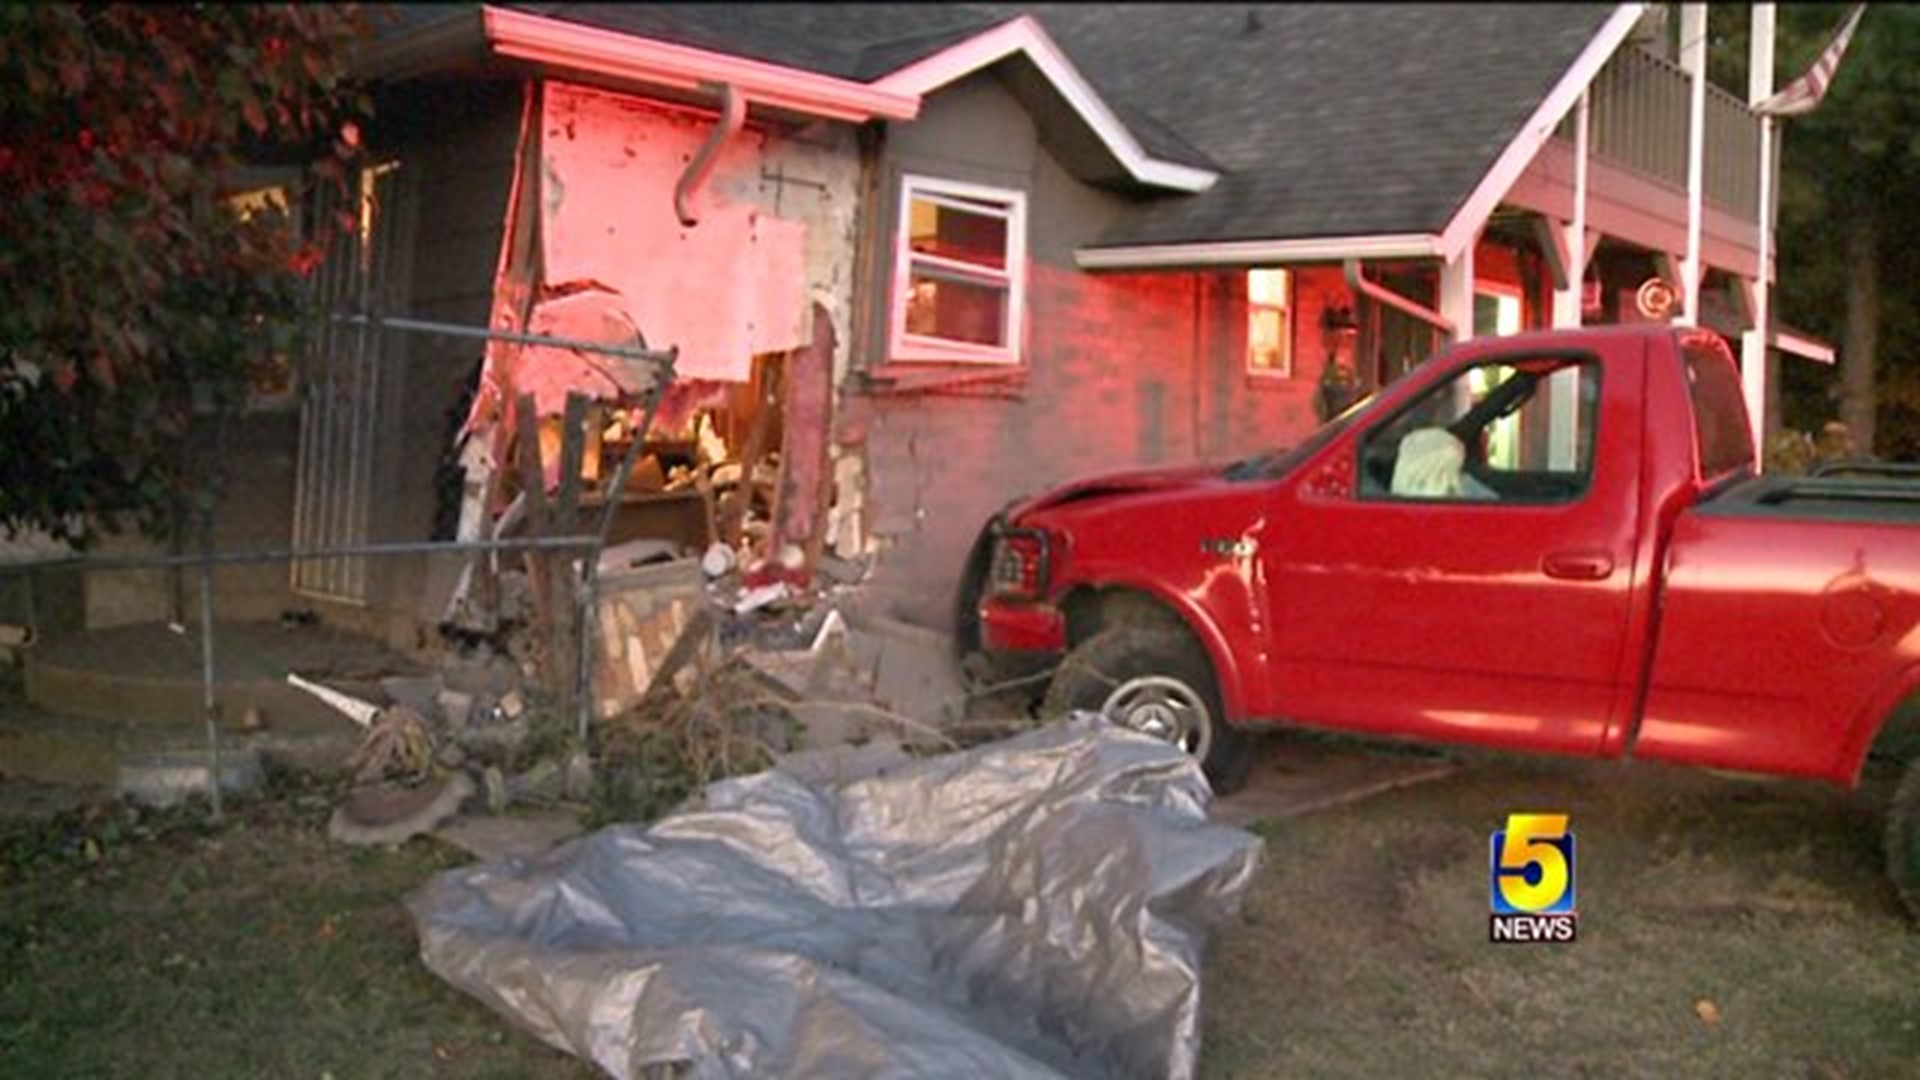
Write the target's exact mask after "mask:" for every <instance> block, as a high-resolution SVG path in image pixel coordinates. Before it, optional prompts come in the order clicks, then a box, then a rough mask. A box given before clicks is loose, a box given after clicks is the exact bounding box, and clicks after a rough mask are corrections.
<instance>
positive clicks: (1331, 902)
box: [0, 756, 1920, 1080]
mask: <svg viewBox="0 0 1920 1080" xmlns="http://www.w3.org/2000/svg"><path fill="white" fill-rule="evenodd" d="M1879 795H1880V788H1879V787H1878V786H1870V787H1869V788H1868V789H1866V790H1864V791H1863V792H1862V793H1860V794H1858V795H1853V796H1848V795H1846V794H1844V793H1838V792H1829V791H1826V790H1824V789H1822V788H1819V787H1814V786H1804V785H1798V784H1755V783H1750V782H1745V781H1739V780H1735V779H1730V778H1723V777H1719V776H1714V775H1709V774H1703V773H1689V772H1682V771H1679V770H1672V769H1662V768H1658V767H1653V766H1618V765H1607V764H1597V763H1578V762H1557V761H1535V760H1522V759H1518V758H1507V757H1495V756H1487V757H1476V758H1473V759H1472V760H1470V761H1469V762H1468V764H1467V767H1466V768H1464V769H1463V770H1462V771H1461V772H1460V773H1458V774H1456V775H1454V776H1452V777H1450V778H1448V779H1445V780H1442V781H1438V782H1434V783H1429V784H1425V785H1422V786H1418V787H1413V788H1409V789H1405V790H1401V791H1397V792H1393V793H1390V794H1387V795H1383V796H1380V797H1377V798H1374V799H1371V800H1369V801H1366V802H1363V803H1360V804H1357V805H1353V806H1349V807H1345V808H1342V809H1336V810H1331V811H1326V812H1323V813H1320V814H1316V815H1312V816H1309V817H1306V818H1301V819H1297V820H1293V821H1288V822H1284V823H1278V824H1273V825H1268V826H1262V827H1261V829H1262V831H1263V833H1264V835H1265V836H1266V837H1267V841H1268V852H1267V856H1268V857H1267V865H1266V867H1265V868H1264V869H1263V871H1262V872H1261V875H1260V877H1259V878H1258V880H1257V881H1256V884H1255V886H1254V889H1253V893H1252V895H1251V896H1250V898H1249V903H1248V906H1247V911H1246V917H1245V919H1244V920H1243V921H1242V922H1241V923H1240V924H1238V925H1235V926H1233V927H1231V928H1230V929H1229V930H1228V931H1227V932H1226V934H1225V935H1224V936H1223V937H1222V938H1221V939H1220V940H1219V941H1217V942H1216V944H1215V947H1214V948H1213V949H1212V951H1211V952H1210V953H1209V957H1208V966H1207V970H1206V998H1205V1010H1206V1011H1205V1025H1206V1039H1207V1041H1206V1049H1205V1055H1204V1058H1203V1062H1202V1074H1203V1075H1204V1076H1207V1077H1228V1076H1235V1077H1268V1076H1273V1077H1295V1076H1306V1077H1313V1076H1330V1077H1345V1076H1355V1077H1376V1076H1402V1075H1404V1076H1490V1077H1502V1076H1514V1077H1521V1076H1534V1075H1547V1076H1606V1077H1612V1076H1647V1077H1673V1076H1678V1077H1691V1076H1700V1077H1722V1076H1726V1077H1736V1076H1737V1077H1796V1078H1798V1077H1823V1078H1841V1077H1844V1078H1865V1077H1883V1076H1884V1077H1896V1076H1913V1075H1916V1070H1920V1064H1916V1063H1920V935H1916V934H1915V933H1914V932H1913V931H1912V930H1910V929H1909V926H1908V924H1907V922H1906V921H1905V919H1904V918H1903V916H1902V915H1901V914H1900V913H1899V911H1898V909H1897V905H1896V903H1895V901H1894V898H1893V895H1892V892H1891V890H1890V888H1888V887H1887V886H1886V885H1885V884H1884V883H1883V882H1882V881H1881V879H1880V871H1879V862H1878V859H1879V854H1878V848H1877V833H1878V820H1877V809H1876V807H1875V800H1876V799H1877V798H1878V797H1879ZM329 808H330V803H329V802H328V800H327V799H325V798H322V797H319V795H318V793H315V792H311V791H309V792H306V793H305V794H301V793H298V792H282V793H281V794H279V795H278V796H276V797H272V798H262V799H254V800H249V801H245V802H241V803H239V804H237V805H236V806H234V807H232V808H231V809H232V814H231V820H230V821H229V822H228V823H227V824H226V825H225V826H223V827H221V828H219V829H217V830H214V829H209V828H208V827H206V826H205V825H204V821H203V818H202V817H201V816H199V815H197V814H195V813H193V812H173V813H169V814H164V815H135V814H133V813H132V812H130V811H128V810H125V809H120V808H111V809H99V810H94V811H88V812H76V813H73V814H69V815H67V816H65V817H63V818H60V819H56V820H55V821H54V822H52V823H50V824H46V825H41V826H35V827H30V828H28V827H14V828H13V831H12V832H11V833H10V834H9V835H7V836H6V837H5V839H3V840H0V1074H4V1075H5V1076H9V1077H12V1076H21V1077H62V1078H64V1077H85V1076H139V1077H195V1078H199V1077H227V1076H248V1077H251V1076H272V1077H306V1078H319V1077H325V1076H332V1077H335V1078H338V1080H347V1078H349V1077H381V1076H394V1077H416V1076H455V1077H489V1076H491V1077H535V1078H539V1077H584V1076H590V1075H594V1073H593V1072H592V1071H591V1070H590V1069H588V1068H587V1067H586V1066H585V1065H583V1064H581V1063H580V1062H578V1061H575V1060H574V1059H572V1058H569V1057H567V1056H565V1055H563V1054H561V1053H558V1052H556V1051H553V1050H550V1049H548V1048H547V1047H545V1046H544V1045H542V1044H540V1043H538V1042H537V1041H536V1040H534V1039H532V1038H531V1037H529V1036H526V1035H524V1034H521V1033H520V1032H519V1031H517V1030H516V1029H513V1028H511V1027H509V1026H508V1025H507V1023H506V1022H505V1021H504V1020H502V1019H500V1018H498V1017H496V1016H495V1015H494V1014H493V1013H491V1012H489V1011H488V1010H486V1009H485V1008H484V1007H482V1006H481V1005H479V1004H478V1003H477V1002H474V1001H472V1000H471V999H468V998H466V997H465V996H463V995H461V994H459V993H457V992H456V991H454V990H452V989H451V988H450V987H448V986H446V985H445V984H443V983H441V982H440V981H439V980H438V979H436V978H435V977H433V976H432V975H430V974H429V973H428V972H427V971H426V969H425V968H424V967H423V966H422V965H421V964H420V962H419V959H418V955H417V948H416V942H415V938H414V932H413V926H412V922H411V920H410V918H409V917H408V915H407V913H406V911H405V910H404V908H403V907H402V906H401V901H402V898H403V897H404V896H405V895H406V893H407V892H408V891H409V890H411V889H412V888H414V887H415V886H417V885H418V884H419V883H421V882H422V881H424V880H425V879H426V878H427V877H428V875H430V874H432V873H433V872H435V871H437V870H440V869H443V868H447V867H451V866H456V865H460V864H461V863H463V862H465V861H467V857H466V856H464V855H462V854H459V853H458V852H455V851H453V850H452V849H450V848H447V847H445V846H443V845H441V844H440V843H438V842H436V841H430V840H416V841H413V842H411V843H409V844H408V845H407V846H405V847H403V848H401V849H399V850H397V851H381V850H365V849H353V848H346V847H341V846H339V845H335V844H331V843H329V842H328V841H327V839H326V836H325V820H326V815H327V813H328V811H329ZM1514 810H1544V811H1555V810H1564V811H1566V812H1568V813H1570V814H1571V815H1572V819H1573V821H1572V824H1573V830H1574V832H1575V834H1576V836H1577V837H1578V843H1579V857H1578V863H1577V884H1578V890H1579V920H1580V922H1579V932H1580V940H1579V942H1578V943H1577V944H1574V945H1571V946H1544V945H1542V946H1516V945H1500V946H1495V945H1492V944H1489V943H1488V941H1487V914H1488V912H1487V891H1488V889H1487V837H1488V833H1489V832H1490V831H1491V830H1492V829H1493V828H1495V827H1498V826H1499V825H1500V824H1501V823H1502V822H1503V820H1504V817H1505V815H1506V814H1507V813H1508V812H1510V811H1514ZM1703 1003H1704V1004H1703ZM1703 1013H1704V1014H1705V1018H1703Z"/></svg>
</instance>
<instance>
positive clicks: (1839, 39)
mask: <svg viewBox="0 0 1920 1080" xmlns="http://www.w3.org/2000/svg"><path fill="white" fill-rule="evenodd" d="M1866 10H1867V5H1865V4H1855V5H1854V6H1853V13H1852V14H1850V15H1848V16H1847V21H1846V22H1844V23H1842V24H1841V25H1840V32H1839V33H1837V34H1835V35H1834V36H1833V41H1832V42H1830V43H1828V45H1827V47H1826V49H1825V50H1824V51H1823V52H1821V54H1820V59H1818V60H1815V61H1814V62H1813V66H1812V67H1810V68H1808V69H1807V73H1806V74H1805V75H1802V76H1800V77H1799V78H1797V79H1795V80H1793V82H1791V83H1788V84H1787V87H1786V89H1784V90H1782V91H1780V92H1779V93H1777V94H1775V95H1773V96H1772V97H1770V98H1768V99H1766V100H1765V101H1762V102H1760V103H1759V104H1758V105H1755V106H1754V107H1753V111H1754V112H1757V113H1760V114H1761V115H1763V116H1799V115H1801V114H1803V113H1810V112H1812V111H1813V108H1814V106H1816V105H1818V104H1820V99H1821V98H1823V97H1825V96H1826V94H1827V84H1828V83H1831V82H1832V81H1833V73H1834V72H1835V71H1838V70H1839V69H1840V58H1841V57H1842V56H1845V55H1846V54H1847V46H1848V44H1850V43H1851V42H1852V41H1853V31H1854V29H1855V28H1856V27H1858V26H1859V25H1860V16H1861V15H1862V14H1864V13H1865V12H1866Z"/></svg>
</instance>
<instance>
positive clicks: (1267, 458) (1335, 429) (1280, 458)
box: [1223, 392, 1380, 481]
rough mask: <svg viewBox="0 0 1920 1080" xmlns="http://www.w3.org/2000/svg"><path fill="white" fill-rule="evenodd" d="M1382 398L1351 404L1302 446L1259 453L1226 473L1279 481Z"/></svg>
mask: <svg viewBox="0 0 1920 1080" xmlns="http://www.w3.org/2000/svg"><path fill="white" fill-rule="evenodd" d="M1378 400H1380V395H1379V393H1378V392H1375V393H1372V394H1368V395H1367V396H1366V397H1363V398H1361V399H1360V400H1359V401H1356V402H1354V403H1353V404H1351V405H1349V406H1347V408H1346V410H1345V411H1343V412H1341V413H1340V415H1338V416H1336V417H1334V418H1333V419H1331V420H1329V421H1327V422H1326V423H1324V424H1322V425H1320V427H1319V429H1318V430H1316V431H1315V432H1314V433H1313V434H1311V435H1309V436H1307V437H1306V439H1305V440H1303V441H1302V442H1301V443H1300V444H1299V445H1298V446H1293V447H1284V446H1283V447H1281V448H1279V449H1277V450H1269V451H1267V452H1266V453H1264V454H1255V455H1254V456H1252V457H1250V458H1246V459H1244V460H1242V461H1236V462H1234V463H1233V464H1232V465H1229V466H1227V471H1226V472H1225V473H1224V474H1223V475H1224V477H1225V478H1226V479H1227V480H1230V481H1241V480H1278V479H1279V478H1280V477H1282V476H1285V475H1287V474H1288V473H1290V472H1292V471H1293V470H1294V469H1295V468H1297V467H1298V466H1299V464H1300V463H1301V462H1303V461H1305V460H1307V459H1308V458H1310V457H1312V456H1313V455H1314V452H1315V451H1317V450H1319V449H1320V448H1321V447H1323V446H1325V445H1327V444H1328V443H1329V442H1332V441H1333V440H1334V439H1335V438H1337V437H1338V436H1339V434H1340V433H1341V432H1343V431H1345V430H1347V429H1348V428H1350V427H1352V426H1353V422H1354V421H1355V420H1358V419H1360V417H1362V416H1364V415H1366V414H1367V413H1368V412H1370V411H1371V410H1372V409H1373V404H1374V402H1376V401H1378Z"/></svg>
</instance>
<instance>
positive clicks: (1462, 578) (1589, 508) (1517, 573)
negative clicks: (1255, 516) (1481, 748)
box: [1262, 351, 1643, 753]
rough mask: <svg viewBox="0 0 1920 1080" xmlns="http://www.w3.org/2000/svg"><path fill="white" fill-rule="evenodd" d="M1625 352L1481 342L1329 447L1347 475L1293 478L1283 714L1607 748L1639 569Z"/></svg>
mask: <svg viewBox="0 0 1920 1080" xmlns="http://www.w3.org/2000/svg"><path fill="white" fill-rule="evenodd" d="M1629 359H1630V360H1631V361H1632V363H1631V364H1628V363H1621V362H1614V363H1612V364H1610V365H1609V366H1608V367H1607V368H1606V370H1605V371H1604V375H1605V379H1604V380H1603V378H1602V376H1603V371H1602V365H1601V363H1600V361H1599V359H1598V358H1597V357H1594V356H1592V355H1587V354H1577V353H1567V352H1550V353H1546V354H1542V355H1532V354H1527V353H1521V352H1516V351H1507V352H1503V353H1501V354H1499V355H1497V356H1490V357H1488V358H1486V359H1485V360H1484V361H1483V362H1479V363H1475V364H1472V365H1471V366H1469V367H1467V368H1465V369H1463V370H1461V371H1460V372H1459V373H1458V374H1457V375H1455V376H1454V377H1451V378H1447V379H1444V380H1442V381H1441V382H1439V383H1437V384H1435V385H1434V386H1432V387H1430V388H1428V390H1427V391H1426V392H1425V393H1423V394H1420V395H1418V396H1416V397H1414V398H1413V399H1411V400H1410V401H1408V402H1407V403H1406V404H1405V405H1404V406H1403V407H1401V408H1399V409H1396V410H1393V411H1392V412H1391V413H1387V414H1383V415H1381V416H1380V417H1378V418H1376V419H1375V420H1374V421H1373V422H1372V423H1370V424H1368V425H1367V426H1366V428H1365V429H1363V430H1361V431H1359V432H1357V433H1356V434H1355V436H1353V437H1352V439H1351V440H1350V441H1349V442H1347V444H1346V446H1345V448H1344V449H1340V450H1337V451H1336V452H1337V453H1339V454H1341V455H1343V457H1342V458H1341V459H1340V460H1339V461H1338V462H1336V463H1335V464H1332V465H1328V466H1326V468H1329V469H1346V468H1351V469H1352V470H1353V473H1352V475H1353V477H1354V483H1352V484H1351V485H1345V484H1326V483H1311V482H1307V483H1302V482H1295V483H1294V484H1292V485H1291V486H1289V487H1283V488H1282V490H1281V491H1280V492H1279V493H1278V495H1277V498H1279V499H1280V500H1281V505H1280V506H1279V507H1278V515H1277V516H1278V521H1279V523H1280V527H1279V528H1278V529H1277V530H1275V532H1276V533H1277V535H1276V536H1275V537H1274V538H1273V539H1272V540H1270V541H1269V542H1268V549H1267V550H1266V551H1264V552H1263V553H1262V554H1263V558H1265V559H1266V560H1267V571H1268V577H1267V580H1268V583H1269V588H1270V589H1271V593H1270V610H1272V611H1273V612H1274V614H1275V618H1274V625H1275V630H1274V651H1273V655H1274V666H1273V671H1274V676H1275V677H1274V680H1273V694H1274V696H1275V699H1276V701H1275V705H1276V711H1277V712H1279V714H1280V715H1282V716H1286V717H1291V718H1294V719H1297V720H1300V721H1302V722H1306V723H1323V724H1328V725H1331V726H1335V727H1340V728H1351V729H1357V730H1370V731H1377V732H1383V733H1394V734H1405V735H1412V736H1416V737H1423V738H1437V739H1447V740H1454V741H1468V742H1483V743H1490V744H1494V745H1500V746H1509V747H1527V748H1532V749H1544V750H1557V751H1562V752H1573V753H1592V752H1596V751H1597V749H1598V746H1599V742H1600V738H1601V734H1602V732H1603V731H1604V730H1605V729H1606V724H1607V720H1608V711H1609V709H1610V707H1611V705H1612V700H1613V696H1614V690H1615V687H1616V684H1617V680H1618V679H1619V677H1620V675H1621V669H1622V656H1621V652H1622V649H1623V644H1624V641H1625V638H1626V626H1627V614H1628V603H1629V599H1630V596H1629V594H1630V591H1631V585H1632V579H1633V555H1634V535H1635V527H1636V524H1637V521H1636V519H1637V507H1636V502H1635V491H1636V489H1637V478H1636V477H1635V475H1634V472H1633V469H1632V466H1631V462H1632V461H1633V460H1635V458H1636V451H1637V449H1638V440H1639V430H1638V429H1639V425H1638V422H1637V420H1638V413H1637V411H1636V410H1635V407H1634V399H1633V396H1632V395H1634V394H1636V393H1638V391H1639V383H1640V381H1641V377H1642V370H1641V369H1642V366H1643V359H1642V357H1641V355H1640V352H1639V351H1635V352H1634V353H1633V354H1632V355H1631V356H1630V357H1622V360H1629ZM1606 382H1612V383H1613V384H1615V385H1612V386H1608V385H1604V383H1606ZM1629 384H1632V385H1629ZM1317 472H1318V470H1316V469H1313V468H1311V467H1310V469H1309V470H1308V473H1307V474H1304V475H1306V476H1307V477H1308V478H1311V477H1312V476H1313V475H1315V474H1316V473H1317Z"/></svg>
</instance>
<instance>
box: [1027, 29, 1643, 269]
mask: <svg viewBox="0 0 1920 1080" xmlns="http://www.w3.org/2000/svg"><path fill="white" fill-rule="evenodd" d="M1616 6H1617V5H1613V4H1260V5H1238V4H1236V5H1218V4H1196V5H1185V4H1139V5H1136V4H1115V5H1101V6H1099V7H1088V6H1083V5H1073V4H1055V5H1033V6H1031V7H1030V8H1027V9H1025V10H1030V11H1032V12H1033V13H1034V14H1035V15H1036V17H1038V18H1039V20H1040V22H1041V23H1042V25H1044V26H1045V27H1046V29H1047V32H1048V33H1049V34H1050V35H1051V36H1052V37H1053V38H1054V39H1055V40H1056V41H1058V42H1059V43H1060V47H1061V48H1062V49H1063V50H1065V51H1066V52H1067V53H1068V54H1069V55H1070V56H1071V57H1072V58H1073V60H1074V63H1075V64H1076V65H1077V66H1078V67H1079V68H1080V69H1081V70H1082V71H1084V72H1085V73H1086V74H1087V76H1088V77H1089V78H1090V79H1091V80H1093V81H1094V82H1095V83H1096V84H1098V85H1099V86H1100V87H1101V89H1102V90H1103V91H1104V92H1106V93H1108V94H1109V95H1111V96H1112V97H1113V98H1115V99H1117V100H1120V101H1123V102H1126V103H1127V104H1129V105H1131V106H1133V107H1135V108H1137V109H1139V110H1141V111H1143V112H1145V113H1147V114H1148V115H1150V116H1153V117H1154V118H1156V119H1158V120H1159V121H1161V122H1162V123H1164V124H1167V125H1169V126H1172V127H1175V128H1176V129H1177V130H1178V131H1179V133H1180V134H1181V136H1182V137H1183V138H1185V139H1186V140H1187V141H1189V142H1191V143H1192V144H1193V145H1194V146H1195V147H1197V148H1198V149H1199V150H1200V151H1201V152H1203V153H1204V154H1206V156H1207V157H1208V158H1209V159H1210V160H1212V161H1215V162H1217V163H1219V165H1220V167H1221V170H1222V173H1223V175H1222V177H1221V179H1220V182H1219V183H1218V184H1217V185H1216V186H1215V187H1214V188H1213V189H1212V190H1210V191H1208V192H1206V193H1205V194H1204V195H1201V196H1193V197H1177V198H1163V199H1157V200H1153V201H1152V202H1150V203H1146V204H1143V205H1140V206H1137V207H1136V208H1134V209H1133V211H1132V212H1131V213H1129V214H1128V215H1127V216H1126V217H1125V218H1124V219H1123V220H1121V221H1120V222H1118V223H1117V224H1116V225H1115V226H1114V228H1113V229H1112V231H1110V232H1109V233H1108V234H1107V235H1106V236H1104V237H1102V238H1101V240H1100V241H1099V242H1098V244H1096V245H1095V246H1097V247H1108V246H1132V245H1154V244H1182V243H1194V242H1219V241H1238V240H1256V239H1280V238H1288V239H1292V238H1310V237H1352V236H1377V235H1394V234H1407V233H1433V234H1437V233H1439V232H1440V231H1442V230H1443V229H1445V227H1446V226H1447V225H1448V224H1449V222H1450V221H1451V220H1452V218H1453V216H1454V214H1455V213H1456V212H1457V211H1458V210H1459V208H1460V207H1461V205H1462V204H1463V203H1464V202H1465V200H1466V199H1467V197H1468V195H1469V194H1470V193H1471V192H1472V191H1473V190H1474V188H1475V186H1476V185H1477V184H1478V182H1479V181H1480V180H1481V179H1482V178H1483V177H1484V176H1485V175H1486V174H1487V173H1488V171H1489V170H1490V169H1491V168H1492V167H1493V165H1494V162H1495V161H1496V159H1497V158H1499V156H1500V155H1501V153H1502V151H1504V150H1505V149H1506V147H1507V146H1508V144H1509V143H1511V142H1512V141H1513V139H1514V138H1515V136H1516V135H1518V134H1519V133H1520V131H1521V129H1522V127H1523V126H1524V125H1525V123H1526V122H1527V120H1528V119H1529V117H1530V116H1531V115H1532V113H1533V112H1534V110H1535V109H1536V108H1537V107H1538V106H1539V105H1540V103H1541V102H1542V101H1543V100H1544V99H1545V98H1546V97H1547V95H1548V93H1549V91H1551V90H1552V89H1553V88H1554V87H1555V85H1556V84H1557V83H1558V82H1559V81H1560V80H1561V79H1562V78H1563V77H1564V76H1565V75H1566V74H1567V72H1568V71H1569V70H1570V69H1571V68H1572V67H1573V65H1574V62H1575V60H1576V59H1577V58H1578V57H1579V56H1580V55H1581V53H1582V52H1583V51H1584V50H1585V49H1586V47H1587V46H1588V44H1589V43H1590V42H1592V41H1593V39H1594V37H1595V35H1596V34H1597V33H1598V32H1599V31H1600V29H1601V27H1602V26H1603V24H1605V22H1606V21H1607V20H1608V18H1609V17H1610V16H1611V15H1612V14H1613V12H1614V10H1615V8H1616ZM998 10H1011V9H1010V8H1000V9H998Z"/></svg>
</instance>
